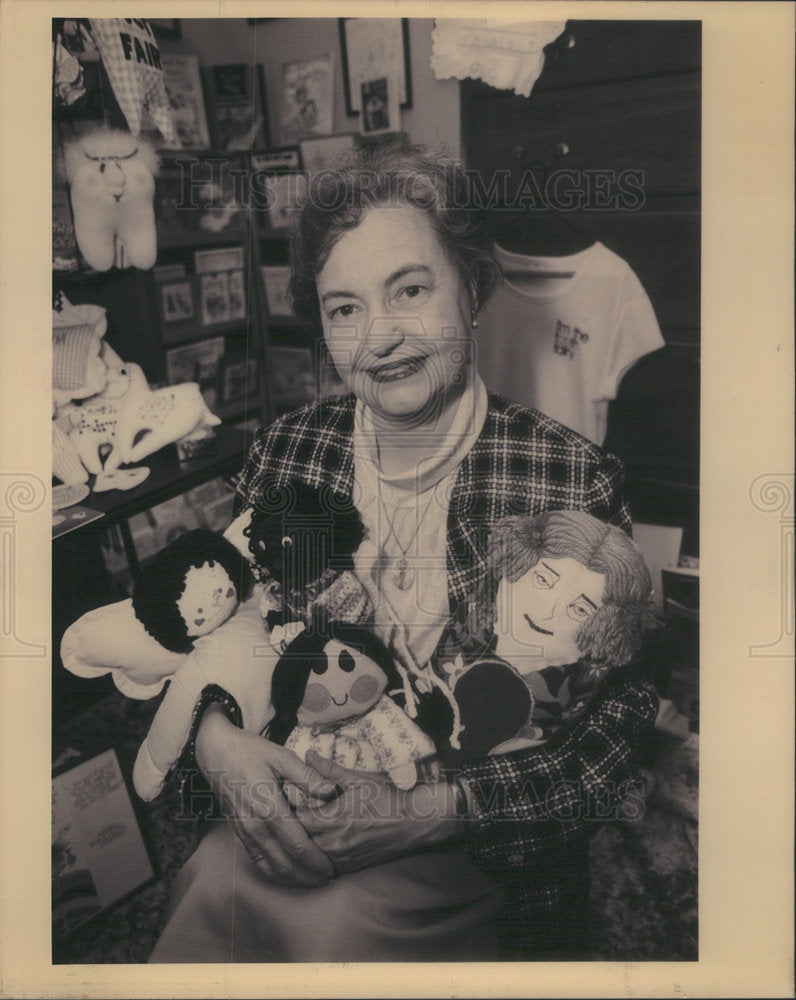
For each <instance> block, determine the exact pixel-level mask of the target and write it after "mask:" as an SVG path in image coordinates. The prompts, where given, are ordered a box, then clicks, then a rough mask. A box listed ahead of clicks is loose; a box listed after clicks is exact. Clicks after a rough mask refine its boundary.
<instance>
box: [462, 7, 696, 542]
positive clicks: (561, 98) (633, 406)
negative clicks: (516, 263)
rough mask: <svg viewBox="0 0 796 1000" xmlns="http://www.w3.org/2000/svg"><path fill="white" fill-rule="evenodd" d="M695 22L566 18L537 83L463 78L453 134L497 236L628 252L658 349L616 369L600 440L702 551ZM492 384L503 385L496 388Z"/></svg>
mask: <svg viewBox="0 0 796 1000" xmlns="http://www.w3.org/2000/svg"><path fill="white" fill-rule="evenodd" d="M700 56H701V24H700V22H699V21H570V22H568V23H567V27H566V31H565V32H564V34H563V35H562V36H561V37H560V38H559V39H557V40H556V42H554V43H553V44H552V45H551V46H548V48H547V49H546V59H545V66H544V70H543V72H542V74H541V75H540V77H539V79H538V81H537V83H536V85H535V87H534V89H533V91H532V93H531V96H530V97H528V98H525V97H519V96H517V95H516V94H514V93H513V92H509V91H501V90H496V89H495V88H493V87H489V86H487V85H486V84H484V83H483V82H481V81H475V80H465V81H463V82H462V85H461V94H462V109H461V113H462V123H461V124H462V148H463V155H464V160H465V166H466V167H467V169H468V171H470V172H471V174H472V175H473V176H475V177H476V178H477V187H478V191H477V193H478V194H479V196H480V197H481V198H482V203H483V204H484V205H485V208H486V215H487V218H488V222H489V225H490V227H491V230H492V233H493V235H494V237H495V239H496V241H497V242H498V243H499V244H500V245H501V246H503V247H505V248H506V249H507V250H511V251H514V252H516V253H526V254H530V255H551V256H556V255H565V254H569V253H573V252H575V251H577V250H579V249H582V248H583V247H585V246H587V245H589V244H590V243H592V242H594V241H595V240H599V241H601V242H602V243H604V244H605V245H606V246H607V247H609V249H611V250H613V251H614V252H615V253H617V254H618V255H619V256H620V257H622V258H623V259H624V260H626V261H627V262H628V263H629V264H630V266H631V268H632V269H633V270H634V271H635V273H636V274H637V275H638V277H639V279H640V280H641V283H642V284H643V286H644V288H645V290H646V291H647V294H648V295H649V298H650V301H651V302H652V304H653V307H654V309H655V312H656V315H657V318H658V322H659V324H660V327H661V331H662V333H663V336H664V339H665V341H666V347H665V348H663V349H662V350H660V351H656V352H655V353H654V354H651V355H648V356H647V357H645V358H643V359H642V361H640V362H639V363H638V364H636V365H635V366H634V367H633V368H632V369H631V370H630V371H629V372H628V373H627V374H626V375H625V377H624V379H623V381H622V383H621V385H620V387H619V391H618V396H617V399H616V400H615V401H614V402H613V403H612V404H611V409H610V412H609V423H608V434H607V437H606V441H605V445H606V447H607V448H609V449H610V450H611V451H613V452H615V453H617V454H619V455H620V457H621V458H622V459H623V460H624V462H625V466H626V469H627V473H628V485H629V492H630V496H631V498H632V500H633V506H634V516H635V517H636V518H637V519H641V520H648V521H655V522H657V523H661V524H673V525H681V526H683V527H684V528H685V529H686V541H685V542H684V547H685V548H686V551H690V552H693V553H694V554H696V552H697V551H698V548H697V546H698V541H697V538H698V506H699V504H698V478H699V386H700V366H699V342H700V183H701V182H700V178H701V142H700V134H701V133H700V130H701V100H700V84H701V75H700V64H701V58H700ZM493 388H496V389H498V391H499V387H497V386H495V387H493Z"/></svg>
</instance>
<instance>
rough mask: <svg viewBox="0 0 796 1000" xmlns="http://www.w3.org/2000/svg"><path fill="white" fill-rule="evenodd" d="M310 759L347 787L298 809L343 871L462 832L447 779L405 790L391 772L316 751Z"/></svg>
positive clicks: (310, 753)
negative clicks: (344, 763) (355, 766)
mask: <svg viewBox="0 0 796 1000" xmlns="http://www.w3.org/2000/svg"><path fill="white" fill-rule="evenodd" d="M307 763H308V764H310V765H311V766H312V767H313V768H314V769H315V771H317V772H318V773H319V774H321V775H323V776H324V777H325V778H327V779H329V781H333V782H335V783H336V784H337V785H338V786H340V788H342V789H343V792H342V794H341V795H340V796H339V797H338V798H336V799H333V800H331V801H325V802H316V803H308V804H307V805H305V806H302V807H301V808H299V809H298V811H297V813H296V815H297V816H298V818H299V819H300V820H301V824H302V826H303V827H304V828H305V829H306V831H307V833H309V834H310V836H311V837H312V839H313V841H314V842H315V844H316V845H317V846H318V847H319V848H320V849H321V850H322V851H323V852H324V854H325V855H326V856H327V857H329V858H330V859H331V860H332V861H333V862H334V867H335V871H336V872H337V873H339V874H341V873H343V872H351V871H357V870H358V869H360V868H368V867H370V866H371V865H378V864H383V863H384V862H385V861H390V860H391V859H393V858H397V857H400V856H401V855H404V854H409V853H411V852H412V851H414V850H419V849H420V848H421V847H428V846H431V845H433V844H438V843H442V842H443V841H445V840H449V839H450V838H451V837H454V836H456V835H458V834H459V833H460V832H461V824H462V820H461V819H460V818H457V816H456V802H455V797H454V794H453V791H452V789H451V787H450V785H448V784H447V783H446V782H444V781H440V782H436V783H433V784H421V785H416V786H415V787H414V788H412V789H410V790H409V791H403V790H401V789H400V788H396V786H395V785H394V784H393V783H392V782H391V781H390V780H389V778H387V777H386V776H385V777H381V776H379V775H372V774H361V773H360V772H358V771H350V770H348V769H346V768H344V767H340V765H339V764H335V763H333V762H332V761H330V760H326V759H325V758H323V757H320V756H318V754H316V753H315V752H314V751H312V750H309V751H308V752H307Z"/></svg>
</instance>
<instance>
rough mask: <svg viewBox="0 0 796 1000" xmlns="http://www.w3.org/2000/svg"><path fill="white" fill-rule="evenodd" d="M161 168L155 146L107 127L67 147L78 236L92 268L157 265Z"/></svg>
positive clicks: (65, 161)
mask: <svg viewBox="0 0 796 1000" xmlns="http://www.w3.org/2000/svg"><path fill="white" fill-rule="evenodd" d="M158 163H159V160H158V155H157V152H156V150H155V147H154V146H153V145H152V143H151V142H148V141H147V140H145V139H142V138H141V137H138V138H136V137H135V136H133V135H131V134H130V133H129V132H123V131H121V130H119V129H112V128H108V127H106V126H99V127H97V128H95V129H93V130H91V131H89V132H86V133H84V134H83V135H80V136H77V137H76V138H74V139H70V140H69V141H67V142H66V143H65V144H64V167H65V170H66V179H67V181H68V182H69V188H70V197H71V200H72V214H73V216H74V221H75V237H76V239H77V245H78V247H79V248H80V252H81V253H82V254H83V256H84V258H85V259H86V263H87V264H89V266H90V267H93V268H94V269H95V270H97V271H107V270H108V269H109V268H111V267H113V265H114V264H116V265H117V266H118V267H129V266H131V265H132V266H133V267H138V268H141V269H143V270H147V269H148V268H150V267H153V266H154V264H155V261H156V259H157V252H158V251H157V237H156V232H155V209H154V206H153V201H154V196H155V174H156V173H157V170H158Z"/></svg>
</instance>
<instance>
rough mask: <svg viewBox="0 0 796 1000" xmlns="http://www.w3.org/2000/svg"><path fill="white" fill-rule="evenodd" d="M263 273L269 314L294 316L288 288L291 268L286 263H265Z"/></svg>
mask: <svg viewBox="0 0 796 1000" xmlns="http://www.w3.org/2000/svg"><path fill="white" fill-rule="evenodd" d="M261 274H262V279H263V290H264V291H265V302H266V306H267V308H268V312H269V314H270V315H271V316H292V315H293V305H292V302H291V300H290V294H289V290H288V286H289V284H290V268H289V267H288V266H287V265H286V264H263V266H262V270H261Z"/></svg>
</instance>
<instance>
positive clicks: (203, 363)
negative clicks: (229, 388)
mask: <svg viewBox="0 0 796 1000" xmlns="http://www.w3.org/2000/svg"><path fill="white" fill-rule="evenodd" d="M223 354H224V338H223V337H209V338H208V339H206V340H200V341H198V342H197V343H195V344H185V345H184V346H182V347H173V348H171V350H169V351H166V378H167V379H168V383H169V385H177V384H178V383H180V382H198V383H199V384H200V385H203V384H206V383H209V382H215V380H216V378H217V377H218V369H219V361H220V360H221V357H222V355H223Z"/></svg>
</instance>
